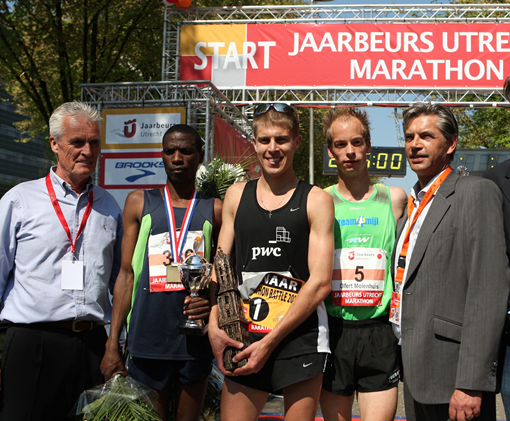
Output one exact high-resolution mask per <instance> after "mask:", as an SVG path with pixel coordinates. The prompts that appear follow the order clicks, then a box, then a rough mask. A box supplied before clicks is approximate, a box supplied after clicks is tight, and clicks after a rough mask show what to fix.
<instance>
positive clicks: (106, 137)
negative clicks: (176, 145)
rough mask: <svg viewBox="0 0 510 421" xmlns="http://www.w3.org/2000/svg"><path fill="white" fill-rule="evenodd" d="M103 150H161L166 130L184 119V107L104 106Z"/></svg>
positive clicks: (183, 121)
mask: <svg viewBox="0 0 510 421" xmlns="http://www.w3.org/2000/svg"><path fill="white" fill-rule="evenodd" d="M103 119H104V127H103V131H102V135H101V147H102V149H103V150H126V149H133V150H140V149H143V150H146V151H150V150H158V151H160V150H161V142H162V140H163V135H164V134H165V132H166V131H167V130H168V129H169V128H170V127H172V126H174V125H175V124H181V123H182V124H184V123H185V122H186V109H185V108H184V107H160V108H143V109H142V108H122V109H109V110H103Z"/></svg>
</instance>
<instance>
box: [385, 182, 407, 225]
mask: <svg viewBox="0 0 510 421" xmlns="http://www.w3.org/2000/svg"><path fill="white" fill-rule="evenodd" d="M389 189H390V196H391V210H392V211H393V216H394V217H395V223H397V222H398V220H399V219H400V217H401V216H402V215H403V214H404V212H405V209H406V205H407V194H406V192H405V191H404V189H401V188H400V187H392V186H390V187H389Z"/></svg>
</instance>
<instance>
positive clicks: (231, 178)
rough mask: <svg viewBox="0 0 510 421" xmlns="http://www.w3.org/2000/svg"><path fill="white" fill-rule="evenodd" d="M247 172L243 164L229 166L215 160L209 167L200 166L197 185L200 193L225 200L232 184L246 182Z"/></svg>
mask: <svg viewBox="0 0 510 421" xmlns="http://www.w3.org/2000/svg"><path fill="white" fill-rule="evenodd" d="M245 172H246V170H245V168H243V166H242V165H241V164H227V163H226V162H224V161H223V160H222V159H220V158H214V159H213V160H212V161H211V162H209V163H208V164H207V165H204V164H202V165H200V167H199V168H198V171H197V176H196V180H195V185H196V187H197V189H198V191H199V192H200V193H202V194H205V195H206V196H209V197H216V198H218V199H221V200H223V199H224V198H225V193H226V191H227V189H228V188H229V187H230V186H231V185H232V184H234V183H239V182H241V181H244V174H245Z"/></svg>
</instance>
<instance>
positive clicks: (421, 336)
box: [397, 172, 510, 404]
mask: <svg viewBox="0 0 510 421" xmlns="http://www.w3.org/2000/svg"><path fill="white" fill-rule="evenodd" d="M406 220H407V215H404V217H403V218H402V219H401V220H400V221H399V223H398V226H397V239H398V238H400V235H401V234H402V230H403V228H404V225H405V222H406ZM406 276H407V278H406V282H405V286H404V291H403V294H402V325H401V326H402V343H401V345H402V360H403V371H404V381H405V382H406V384H407V386H408V387H409V390H410V392H411V395H412V396H413V398H414V399H415V400H417V401H418V402H420V403H424V404H438V403H448V402H449V401H450V398H451V396H452V394H453V392H454V390H455V389H456V388H459V389H470V390H479V391H494V390H495V388H496V364H497V363H496V362H497V359H498V346H499V342H500V338H501V332H502V329H503V324H504V319H505V311H506V302H507V298H508V292H509V285H510V277H509V271H508V263H507V257H506V253H505V238H504V235H503V218H502V198H501V192H500V191H499V189H498V188H497V187H496V185H495V184H494V183H492V182H490V181H488V180H485V179H483V178H480V177H473V176H468V177H459V176H458V175H457V174H455V173H454V172H452V173H450V175H448V177H447V178H446V180H445V181H444V182H443V184H442V185H441V187H440V188H439V190H438V191H437V193H436V196H435V198H434V201H433V202H432V204H431V206H430V209H429V212H428V213H427V216H426V218H425V221H424V223H423V226H422V227H421V230H420V232H419V235H418V238H417V242H416V245H415V248H414V250H413V253H412V256H411V261H410V262H409V269H408V273H407V275H406Z"/></svg>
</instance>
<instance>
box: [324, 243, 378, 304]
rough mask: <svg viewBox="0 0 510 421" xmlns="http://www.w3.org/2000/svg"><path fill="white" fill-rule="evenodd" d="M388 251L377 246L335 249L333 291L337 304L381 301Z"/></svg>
mask: <svg viewBox="0 0 510 421" xmlns="http://www.w3.org/2000/svg"><path fill="white" fill-rule="evenodd" d="M385 271H386V251H385V250H383V249H377V248H362V247H357V248H346V249H345V248H344V249H337V250H335V261H334V267H333V280H332V295H333V305H334V306H366V307H375V306H379V305H381V299H382V296H383V293H384V280H385Z"/></svg>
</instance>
